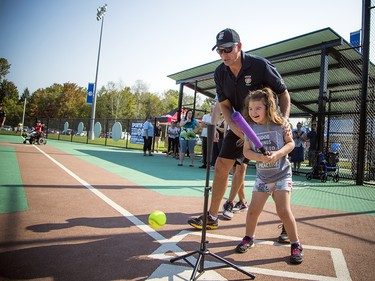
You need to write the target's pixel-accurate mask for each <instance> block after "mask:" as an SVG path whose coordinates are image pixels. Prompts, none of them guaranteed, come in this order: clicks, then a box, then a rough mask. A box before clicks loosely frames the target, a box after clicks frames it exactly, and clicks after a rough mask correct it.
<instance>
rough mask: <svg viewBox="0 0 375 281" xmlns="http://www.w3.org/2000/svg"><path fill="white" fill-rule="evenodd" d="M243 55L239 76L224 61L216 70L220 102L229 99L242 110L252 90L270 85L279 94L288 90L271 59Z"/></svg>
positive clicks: (237, 109)
mask: <svg viewBox="0 0 375 281" xmlns="http://www.w3.org/2000/svg"><path fill="white" fill-rule="evenodd" d="M241 55H242V58H241V59H242V68H241V70H240V72H239V73H238V76H237V77H235V76H234V75H233V73H232V72H231V71H230V69H229V67H228V66H226V65H225V64H224V63H221V64H220V65H219V66H218V67H217V68H216V70H215V75H214V78H215V83H216V93H217V96H218V99H219V102H222V101H224V100H226V99H228V100H229V101H230V102H231V104H232V106H233V108H234V109H235V110H236V111H241V110H242V107H243V101H244V99H245V97H246V96H247V95H248V94H249V92H250V91H255V90H258V89H262V88H264V87H269V88H271V89H272V90H273V91H274V92H275V93H276V94H277V95H279V94H281V93H283V92H284V91H285V90H286V86H285V84H284V81H283V80H282V78H281V75H280V74H279V72H278V71H277V70H276V68H275V67H274V66H273V64H272V63H271V62H270V61H268V60H266V59H265V58H262V57H259V56H254V55H249V54H245V53H244V52H241Z"/></svg>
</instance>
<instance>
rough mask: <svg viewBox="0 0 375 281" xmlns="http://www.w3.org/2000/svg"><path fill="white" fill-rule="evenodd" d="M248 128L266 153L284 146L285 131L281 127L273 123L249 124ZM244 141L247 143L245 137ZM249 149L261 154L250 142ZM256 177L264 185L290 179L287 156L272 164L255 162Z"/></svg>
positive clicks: (290, 171) (290, 173) (290, 170)
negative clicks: (252, 131)
mask: <svg viewBox="0 0 375 281" xmlns="http://www.w3.org/2000/svg"><path fill="white" fill-rule="evenodd" d="M250 127H251V128H252V129H253V130H254V132H255V134H256V135H257V136H258V138H259V139H260V141H261V143H262V144H263V147H264V148H265V149H266V150H267V151H276V150H279V149H280V148H281V147H283V146H284V145H285V142H284V135H285V131H284V128H283V127H282V125H276V124H274V123H269V124H266V125H258V124H255V123H250ZM245 139H246V141H249V139H248V137H247V136H246V137H245ZM250 147H251V150H253V151H256V152H258V153H261V152H260V151H259V150H258V149H257V148H256V147H255V145H254V144H253V143H252V142H251V141H250ZM256 176H257V177H258V178H259V179H260V180H261V181H263V182H265V183H273V182H277V181H279V180H283V179H287V178H292V167H291V165H290V162H289V160H288V158H287V155H286V156H284V157H282V158H280V159H279V160H277V161H276V162H274V163H263V162H256Z"/></svg>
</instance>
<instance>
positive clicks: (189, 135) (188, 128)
mask: <svg viewBox="0 0 375 281" xmlns="http://www.w3.org/2000/svg"><path fill="white" fill-rule="evenodd" d="M197 126H198V122H197V120H196V119H195V118H194V117H193V111H192V110H191V109H189V110H188V111H187V112H186V115H185V118H184V119H182V120H181V121H180V127H181V133H180V163H179V164H178V166H182V165H183V162H184V158H185V153H186V150H187V149H188V148H189V157H190V165H189V166H190V167H194V157H195V154H194V147H195V143H196V135H195V132H194V130H195V128H196V127H197Z"/></svg>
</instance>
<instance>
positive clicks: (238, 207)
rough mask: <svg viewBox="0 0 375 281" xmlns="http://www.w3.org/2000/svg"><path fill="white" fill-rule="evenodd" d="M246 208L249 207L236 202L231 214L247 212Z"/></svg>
mask: <svg viewBox="0 0 375 281" xmlns="http://www.w3.org/2000/svg"><path fill="white" fill-rule="evenodd" d="M248 207H249V206H248V205H247V203H244V202H242V201H238V202H237V203H236V205H234V207H233V212H234V213H237V212H241V211H245V210H247V208H248Z"/></svg>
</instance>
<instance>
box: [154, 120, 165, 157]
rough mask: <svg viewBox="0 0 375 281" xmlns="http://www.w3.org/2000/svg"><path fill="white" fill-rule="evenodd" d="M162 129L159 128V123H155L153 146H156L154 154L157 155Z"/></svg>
mask: <svg viewBox="0 0 375 281" xmlns="http://www.w3.org/2000/svg"><path fill="white" fill-rule="evenodd" d="M162 130H163V129H162V127H161V126H160V122H159V121H156V126H155V129H154V131H155V145H156V152H157V153H159V142H160V137H161V135H162Z"/></svg>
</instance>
